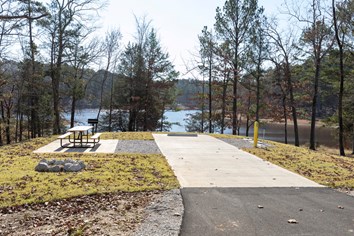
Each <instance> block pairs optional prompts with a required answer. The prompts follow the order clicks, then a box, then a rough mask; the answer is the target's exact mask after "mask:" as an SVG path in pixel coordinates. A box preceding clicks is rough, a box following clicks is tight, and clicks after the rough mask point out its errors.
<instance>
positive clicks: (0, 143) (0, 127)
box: [0, 120, 4, 146]
mask: <svg viewBox="0 0 354 236" xmlns="http://www.w3.org/2000/svg"><path fill="white" fill-rule="evenodd" d="M1 124H2V121H1V120H0V146H3V145H4V141H3V140H2V125H1Z"/></svg>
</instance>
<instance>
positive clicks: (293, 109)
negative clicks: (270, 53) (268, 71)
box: [285, 59, 300, 147]
mask: <svg viewBox="0 0 354 236" xmlns="http://www.w3.org/2000/svg"><path fill="white" fill-rule="evenodd" d="M285 66H286V68H285V76H286V80H287V84H288V90H289V95H290V106H291V113H292V117H293V122H294V138H295V146H297V147H299V146H300V142H299V128H298V124H297V112H296V107H295V99H294V93H293V83H292V79H291V72H290V65H289V62H288V60H287V59H286V65H285Z"/></svg>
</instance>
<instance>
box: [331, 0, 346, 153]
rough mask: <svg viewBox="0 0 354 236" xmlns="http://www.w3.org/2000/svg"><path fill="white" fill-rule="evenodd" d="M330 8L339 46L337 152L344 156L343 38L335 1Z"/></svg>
mask: <svg viewBox="0 0 354 236" xmlns="http://www.w3.org/2000/svg"><path fill="white" fill-rule="evenodd" d="M332 10H333V23H334V32H335V36H336V40H337V44H338V48H339V71H340V86H339V96H338V122H339V154H340V155H341V156H345V151H344V125H343V94H344V62H343V58H344V53H343V40H344V36H343V37H342V40H341V39H340V38H339V30H338V23H337V17H336V6H335V1H334V0H332Z"/></svg>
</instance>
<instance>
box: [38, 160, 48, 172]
mask: <svg viewBox="0 0 354 236" xmlns="http://www.w3.org/2000/svg"><path fill="white" fill-rule="evenodd" d="M48 169H49V166H48V164H47V163H45V162H39V164H38V165H37V166H36V168H35V169H34V170H35V171H38V172H47V171H48Z"/></svg>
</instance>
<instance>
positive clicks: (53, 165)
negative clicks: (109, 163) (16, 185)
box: [35, 159, 86, 172]
mask: <svg viewBox="0 0 354 236" xmlns="http://www.w3.org/2000/svg"><path fill="white" fill-rule="evenodd" d="M85 168H86V165H85V163H84V162H83V161H74V160H70V159H66V160H64V161H63V160H55V159H53V160H50V161H47V160H46V159H42V160H41V161H40V162H39V164H38V165H37V166H36V167H35V170H36V171H38V172H61V171H64V172H78V171H81V170H83V169H85Z"/></svg>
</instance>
